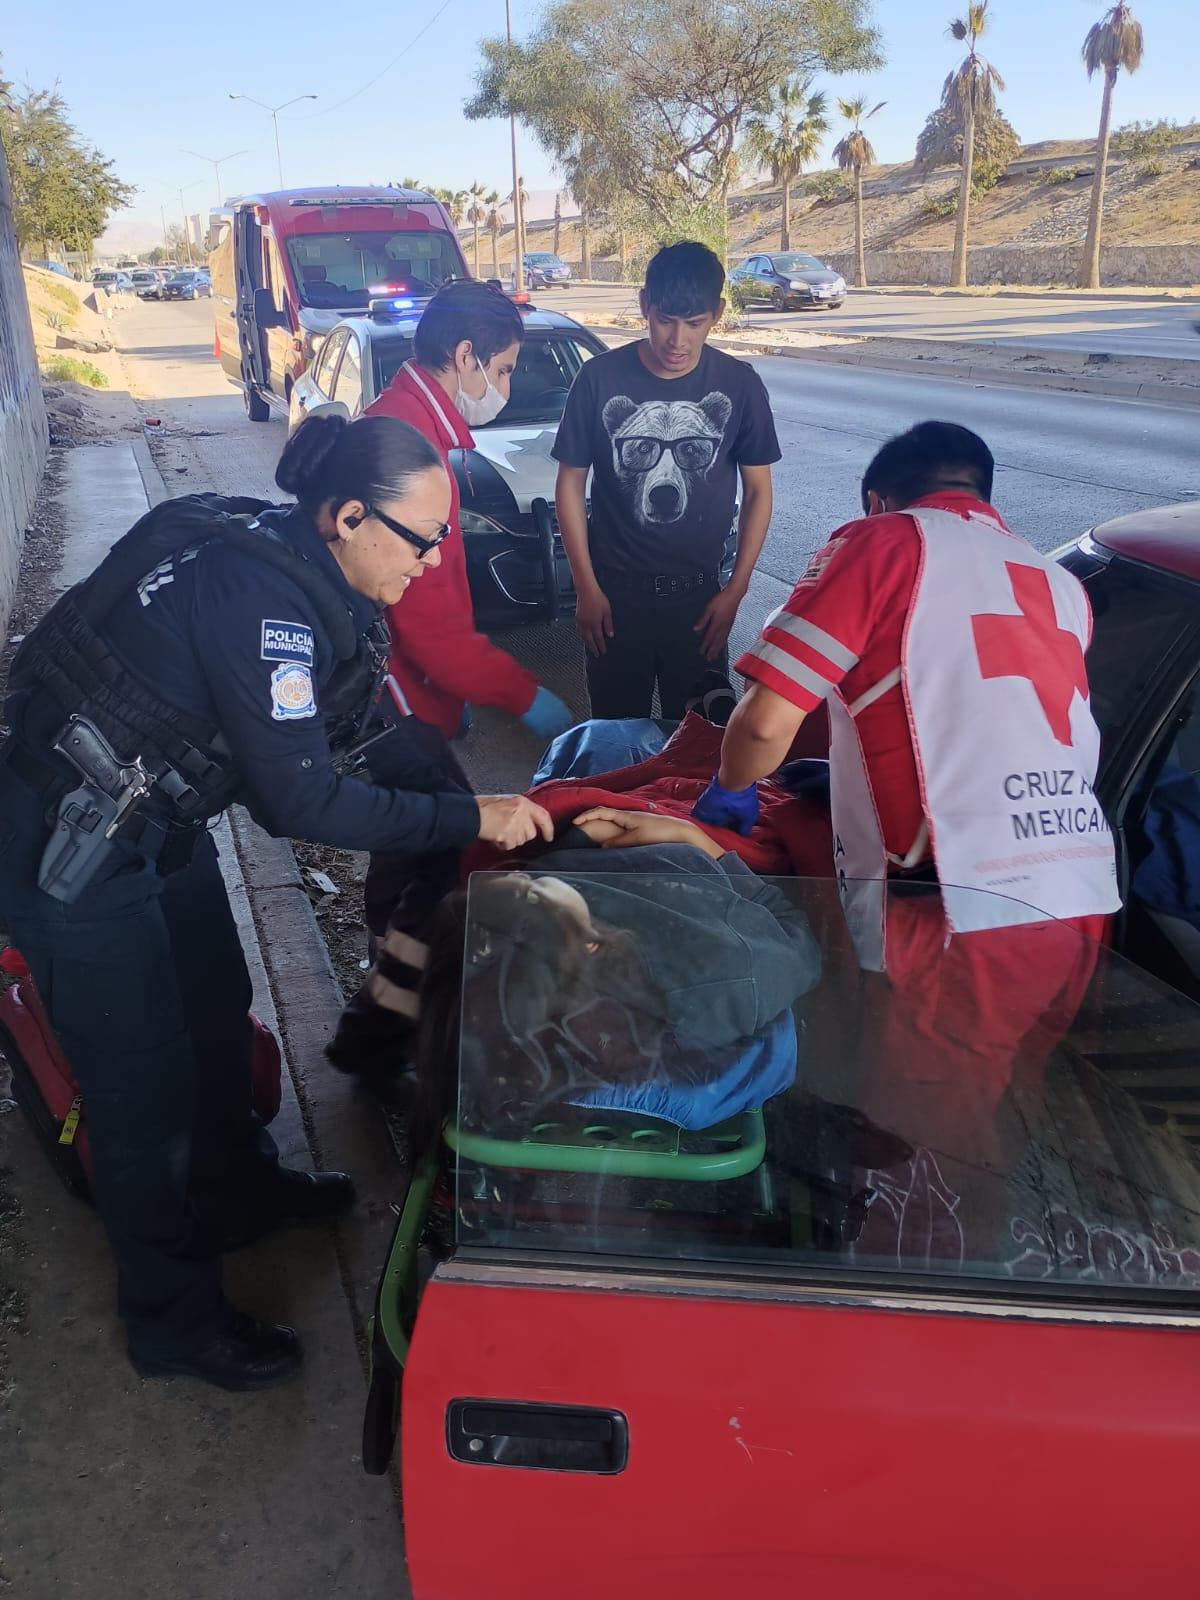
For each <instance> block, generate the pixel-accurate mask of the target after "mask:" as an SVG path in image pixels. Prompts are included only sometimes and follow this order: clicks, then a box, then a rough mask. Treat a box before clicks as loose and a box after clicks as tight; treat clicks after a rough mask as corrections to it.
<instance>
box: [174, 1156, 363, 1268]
mask: <svg viewBox="0 0 1200 1600" xmlns="http://www.w3.org/2000/svg"><path fill="white" fill-rule="evenodd" d="M354 1199H355V1194H354V1184H353V1182H352V1181H351V1179H350V1176H349V1174H348V1173H345V1172H297V1171H295V1170H294V1169H293V1168H291V1167H278V1168H276V1170H275V1171H274V1172H273V1173H272V1174H271V1176H270V1177H269V1178H268V1179H267V1180H266V1181H265V1182H264V1183H262V1185H261V1186H260V1187H258V1188H256V1189H255V1190H254V1192H253V1194H252V1195H251V1196H249V1197H247V1199H246V1202H245V1207H244V1210H243V1211H242V1212H241V1214H239V1215H238V1216H237V1217H236V1218H234V1219H230V1220H227V1221H226V1222H225V1224H224V1225H223V1226H222V1227H221V1228H220V1229H219V1230H218V1236H217V1239H216V1249H217V1250H219V1251H221V1252H223V1253H227V1252H228V1251H230V1250H241V1249H242V1248H243V1246H245V1245H248V1244H253V1243H254V1241H255V1240H256V1239H261V1238H263V1236H264V1235H265V1234H268V1233H274V1231H275V1229H276V1228H286V1227H290V1226H291V1225H292V1224H293V1223H300V1222H332V1221H333V1220H334V1218H336V1217H340V1216H341V1214H342V1212H343V1211H348V1210H349V1209H350V1207H351V1206H352V1205H353V1204H354ZM199 1226H200V1234H201V1238H203V1237H204V1228H203V1223H201V1224H200V1225H199Z"/></svg>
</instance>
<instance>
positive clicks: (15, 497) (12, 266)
mask: <svg viewBox="0 0 1200 1600" xmlns="http://www.w3.org/2000/svg"><path fill="white" fill-rule="evenodd" d="M48 444H49V436H48V434H47V431H46V407H45V404H44V403H43V400H42V385H41V379H40V377H39V376H38V364H37V354H36V352H35V351H34V348H33V330H32V328H31V327H30V324H29V304H28V301H27V300H26V298H25V279H24V277H23V276H22V273H21V262H20V257H19V256H18V254H17V241H16V235H15V233H14V231H13V219H12V198H11V193H10V190H9V186H8V167H7V165H6V163H5V158H4V149H3V146H0V640H2V639H3V638H4V637H5V635H6V632H7V628H8V618H9V613H10V611H11V609H12V597H13V590H14V589H15V588H16V585H17V569H18V567H19V566H20V562H21V546H22V544H23V543H24V540H25V524H26V523H27V522H28V520H29V512H30V509H31V507H32V506H33V501H34V496H35V495H36V494H37V490H38V484H39V483H40V482H41V478H42V469H43V468H44V466H45V464H46V450H47V447H48Z"/></svg>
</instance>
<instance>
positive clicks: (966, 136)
mask: <svg viewBox="0 0 1200 1600" xmlns="http://www.w3.org/2000/svg"><path fill="white" fill-rule="evenodd" d="M988 4H989V0H980V3H979V4H978V5H969V6H968V7H967V14H966V16H965V17H956V18H955V19H954V21H953V22H951V24H950V27H949V30H948V31H949V33H950V36H951V38H953V39H957V40H958V41H959V43H960V44H962V43H965V44H966V45H967V54H966V57H965V59H964V60H963V62H962V64H961V65H960V66H958V67H957V68H956V69H955V70H954V71H953V72H952V73H951V74H950V76H949V77H948V78H947V79H946V82H945V84H944V86H943V88H942V103H943V104H944V105H945V104H949V105H952V106H953V107H955V109H956V111H957V113H958V114H959V115H960V116H961V118H962V177H961V178H960V180H959V186H958V214H957V216H956V218H955V222H954V259H953V262H952V264H951V268H950V282H951V284H952V285H953V286H954V287H955V288H957V289H965V288H966V286H967V240H968V234H969V230H970V221H971V189H972V185H973V180H974V166H975V129H976V127H977V126H978V125H979V124H980V123H981V122H985V121H987V120H989V119H990V118H992V117H994V116H996V114H997V110H996V91H997V89H1003V88H1004V79H1003V78H1002V77H1001V76H1000V74H999V73H998V72H997V71H996V69H995V67H993V66H992V65H991V63H990V62H988V61H985V60H984V58H983V57H982V56H981V55H980V54H979V41H980V39H981V37H982V36H983V33H984V31H985V29H986V28H987V24H988Z"/></svg>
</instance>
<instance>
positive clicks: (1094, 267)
mask: <svg viewBox="0 0 1200 1600" xmlns="http://www.w3.org/2000/svg"><path fill="white" fill-rule="evenodd" d="M1144 50H1145V38H1144V36H1143V34H1142V25H1141V23H1140V22H1139V21H1138V20H1137V18H1136V17H1135V16H1134V14H1133V12H1132V11H1131V10H1130V9H1129V7H1128V6H1127V5H1115V6H1113V8H1112V10H1111V11H1106V12H1105V14H1104V16H1103V17H1102V18H1101V19H1100V21H1099V22H1096V23H1093V25H1092V26H1091V27H1090V28H1089V29H1088V34H1087V38H1086V39H1085V40H1084V41H1083V64H1084V66H1085V67H1086V68H1087V75H1088V77H1089V78H1094V77H1095V75H1096V74H1097V73H1098V72H1102V73H1103V74H1104V94H1103V96H1102V98H1101V101H1100V132H1099V134H1098V135H1097V137H1096V175H1095V177H1094V178H1093V179H1092V203H1091V206H1090V208H1089V211H1088V225H1087V237H1086V238H1085V240H1084V244H1083V259H1082V261H1081V262H1080V267H1079V285H1080V288H1083V289H1098V288H1099V287H1100V236H1101V232H1102V230H1103V225H1104V186H1105V184H1106V183H1107V181H1108V145H1109V136H1110V131H1111V128H1112V104H1113V91H1114V90H1115V89H1116V87H1117V74H1118V73H1119V72H1120V70H1121V68H1122V67H1124V68H1125V71H1126V72H1136V71H1137V70H1138V68H1139V67H1140V66H1141V64H1142V55H1143V53H1144Z"/></svg>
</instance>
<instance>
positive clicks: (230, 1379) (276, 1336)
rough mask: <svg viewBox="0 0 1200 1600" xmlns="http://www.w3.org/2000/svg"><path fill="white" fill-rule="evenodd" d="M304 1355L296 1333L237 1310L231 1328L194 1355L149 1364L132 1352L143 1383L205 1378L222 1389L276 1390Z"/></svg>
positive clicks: (230, 1318) (227, 1324) (232, 1314)
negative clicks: (278, 1384)
mask: <svg viewBox="0 0 1200 1600" xmlns="http://www.w3.org/2000/svg"><path fill="white" fill-rule="evenodd" d="M301 1356H302V1352H301V1349H300V1341H299V1339H297V1337H296V1334H295V1332H294V1330H293V1329H291V1328H286V1327H284V1326H283V1325H282V1324H280V1323H276V1322H260V1321H259V1320H258V1318H257V1317H250V1316H247V1315H246V1313H245V1312H244V1311H235V1310H234V1309H233V1308H232V1307H230V1310H229V1316H228V1318H227V1319H226V1322H225V1326H224V1327H223V1328H222V1330H221V1332H220V1333H219V1334H217V1336H216V1338H215V1339H212V1340H210V1341H209V1343H208V1344H206V1345H205V1346H204V1348H203V1349H202V1350H198V1351H197V1352H196V1354H195V1355H194V1356H189V1357H186V1358H180V1359H176V1360H173V1361H172V1360H166V1361H164V1360H147V1359H146V1358H145V1357H142V1356H135V1355H133V1354H132V1352H131V1353H130V1360H131V1361H132V1362H133V1365H134V1367H135V1368H136V1369H137V1371H138V1372H140V1373H141V1375H142V1377H143V1378H199V1379H200V1381H201V1382H202V1383H213V1384H216V1386H217V1387H218V1388H219V1389H232V1390H242V1389H270V1388H273V1387H274V1386H275V1384H277V1383H286V1382H287V1380H288V1379H289V1378H292V1377H294V1376H295V1375H296V1373H297V1372H298V1371H299V1368H300V1361H301Z"/></svg>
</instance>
